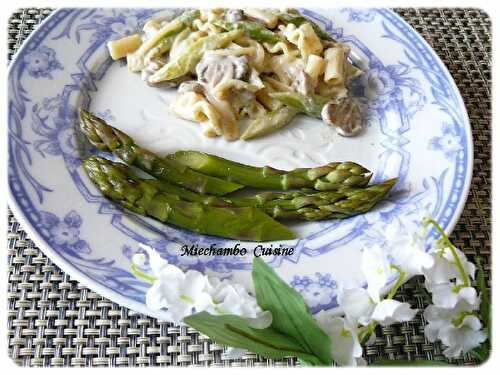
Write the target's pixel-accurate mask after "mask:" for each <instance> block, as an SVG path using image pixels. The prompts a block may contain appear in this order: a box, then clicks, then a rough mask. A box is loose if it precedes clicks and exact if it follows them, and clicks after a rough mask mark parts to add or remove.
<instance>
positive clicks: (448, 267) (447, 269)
mask: <svg viewBox="0 0 500 375" xmlns="http://www.w3.org/2000/svg"><path fill="white" fill-rule="evenodd" d="M454 251H455V252H456V254H457V256H458V258H459V260H460V263H461V264H462V266H463V268H464V271H465V273H466V274H467V275H468V276H470V277H471V278H472V279H474V274H475V272H476V266H475V265H474V264H473V263H471V262H469V261H468V260H467V257H466V256H465V254H464V253H462V252H461V251H460V250H459V249H457V248H454ZM430 253H431V256H432V257H433V259H434V265H433V266H432V267H430V268H428V269H424V270H423V274H424V276H425V282H426V284H427V285H431V284H441V283H446V282H448V281H449V280H450V279H455V278H462V275H460V272H459V269H458V267H457V264H456V263H455V259H454V257H453V254H452V252H451V250H450V249H449V248H438V249H433V250H431V252H430Z"/></svg>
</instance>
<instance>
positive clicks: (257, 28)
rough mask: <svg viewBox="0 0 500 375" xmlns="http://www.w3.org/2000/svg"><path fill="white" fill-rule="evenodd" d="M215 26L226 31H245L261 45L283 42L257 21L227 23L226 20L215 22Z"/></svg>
mask: <svg viewBox="0 0 500 375" xmlns="http://www.w3.org/2000/svg"><path fill="white" fill-rule="evenodd" d="M213 24H214V25H215V26H218V27H220V28H222V29H224V30H226V31H231V30H243V31H244V32H245V33H246V34H247V35H248V36H249V37H250V38H252V39H253V40H256V41H257V42H261V43H278V42H280V41H282V40H283V39H282V38H281V37H280V36H279V35H278V34H276V33H274V32H272V31H271V30H269V29H267V28H266V27H265V26H264V25H263V24H261V23H259V22H255V21H238V22H227V21H224V20H214V21H213Z"/></svg>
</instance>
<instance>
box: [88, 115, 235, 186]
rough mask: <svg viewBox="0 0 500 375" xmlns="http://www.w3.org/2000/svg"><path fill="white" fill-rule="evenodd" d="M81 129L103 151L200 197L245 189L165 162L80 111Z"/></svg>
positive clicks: (115, 130)
mask: <svg viewBox="0 0 500 375" xmlns="http://www.w3.org/2000/svg"><path fill="white" fill-rule="evenodd" d="M80 126H81V129H82V131H83V133H84V134H85V135H86V136H87V138H88V139H89V141H90V142H91V143H92V144H93V145H94V146H96V147H97V148H98V149H100V150H104V151H111V152H113V153H114V154H115V155H117V156H118V157H119V158H120V159H122V160H123V161H124V162H125V163H127V164H129V165H134V166H136V167H138V168H139V169H142V170H143V171H145V172H147V173H149V174H151V175H152V176H155V177H156V178H158V179H163V180H166V181H169V182H171V183H173V184H176V185H179V186H182V187H185V188H186V189H189V190H192V191H196V192H198V193H207V194H212V195H225V194H227V193H230V192H233V191H236V190H238V189H241V188H242V187H243V186H242V185H239V184H236V183H233V182H230V181H226V180H222V179H219V178H216V177H211V176H206V175H203V174H201V173H199V172H197V171H193V170H192V169H191V168H188V167H186V166H184V165H183V164H180V163H178V162H176V161H175V160H169V159H162V158H160V157H159V156H157V155H155V154H153V153H152V152H150V151H148V150H145V149H143V148H141V147H139V146H138V145H137V144H135V142H134V140H133V139H132V138H130V137H129V136H128V135H127V134H125V133H123V132H121V131H120V130H118V129H115V128H114V127H112V126H110V125H108V124H106V122H105V121H104V120H102V119H100V118H99V117H97V116H95V115H93V114H91V113H89V112H87V111H86V110H84V109H80Z"/></svg>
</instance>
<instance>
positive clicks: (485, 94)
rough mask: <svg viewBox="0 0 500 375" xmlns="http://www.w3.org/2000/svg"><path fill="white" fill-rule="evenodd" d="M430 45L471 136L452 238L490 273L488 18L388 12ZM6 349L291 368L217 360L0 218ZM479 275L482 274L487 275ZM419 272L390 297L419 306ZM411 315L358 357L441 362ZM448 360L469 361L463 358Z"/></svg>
mask: <svg viewBox="0 0 500 375" xmlns="http://www.w3.org/2000/svg"><path fill="white" fill-rule="evenodd" d="M396 11H397V12H398V13H399V14H400V15H401V16H402V17H403V18H404V19H405V20H406V21H408V22H409V23H410V24H411V25H412V26H413V27H414V28H415V29H416V30H417V31H418V32H419V33H420V34H422V35H423V37H424V38H425V39H426V40H427V41H428V42H429V43H430V44H431V46H432V47H433V48H434V49H435V50H436V52H437V53H438V55H439V56H440V57H441V59H442V60H443V61H444V63H445V64H446V66H447V67H448V69H449V70H450V72H451V74H452V76H453V77H454V79H455V82H456V83H457V85H458V87H459V89H460V92H461V93H462V96H463V98H464V101H465V105H466V107H467V110H468V113H469V117H470V120H471V124H472V129H473V135H474V175H473V179H472V185H471V190H470V193H469V197H468V200H467V203H466V205H465V208H464V212H463V214H462V216H461V218H460V220H459V222H458V224H457V226H456V228H455V231H454V232H453V235H452V240H453V241H454V243H455V244H456V245H457V246H458V247H459V248H461V249H462V250H463V251H464V252H465V253H466V254H467V255H468V256H469V257H470V258H471V259H472V258H473V257H474V256H476V255H479V256H481V257H482V259H483V263H484V264H485V265H486V266H485V268H486V271H487V275H488V276H489V274H490V264H491V262H490V254H491V247H490V234H491V231H490V225H491V223H490V217H491V215H490V205H491V164H490V149H491V136H490V116H491V109H490V89H491V78H490V65H491V24H490V20H489V19H488V15H487V14H485V13H484V12H482V11H481V10H478V9H397V10H396ZM50 12H51V10H50V9H22V10H19V11H17V12H15V13H14V14H13V15H12V16H11V18H10V19H9V25H8V48H9V49H8V56H9V60H10V59H11V58H12V56H13V55H14V54H15V52H16V51H17V49H18V48H19V47H20V45H21V44H22V42H23V41H24V39H25V38H26V37H27V36H28V35H29V33H30V32H31V31H32V30H33V29H34V28H36V26H37V25H38V24H39V23H40V22H41V21H42V20H43V19H44V18H45V17H47V16H48V15H49V14H50ZM8 223H9V224H8V244H7V247H8V265H9V269H8V280H9V283H8V296H7V298H8V321H7V335H8V350H9V356H10V357H11V358H12V359H13V360H14V361H15V363H17V364H19V365H23V366H148V365H164V366H165V365H171V366H245V367H247V366H269V365H273V366H294V365H295V361H294V360H293V359H291V358H290V359H285V360H283V361H271V360H266V359H263V358H261V357H259V356H257V355H254V354H251V353H248V354H247V355H245V356H244V357H243V358H242V359H240V360H237V361H231V360H227V359H225V358H224V354H223V349H224V348H223V347H222V346H220V345H217V344H215V343H213V342H212V341H210V340H209V339H208V338H207V337H205V336H203V335H201V334H199V333H197V332H196V331H195V330H193V329H191V328H187V327H178V326H173V325H171V324H169V323H168V322H162V321H159V320H157V319H153V318H149V317H147V316H144V315H142V314H138V313H136V312H133V311H131V310H128V309H126V308H124V307H121V306H119V305H117V304H115V303H112V302H110V301H109V300H107V299H105V298H102V297H101V296H99V295H98V294H96V293H94V292H92V291H91V290H89V289H87V288H85V287H84V286H82V285H80V284H79V283H78V282H76V281H73V280H71V279H70V278H69V276H68V275H67V274H65V273H64V272H62V271H61V270H60V269H59V268H58V267H56V266H55V265H53V264H52V262H51V261H50V259H48V258H47V257H46V256H44V255H43V254H42V253H41V252H40V250H39V249H38V248H37V247H36V245H35V244H34V243H33V242H32V241H31V240H30V239H29V238H28V237H27V235H26V233H25V232H24V231H23V229H22V228H21V227H20V225H19V223H18V222H17V220H16V218H15V217H14V216H13V215H12V214H11V213H10V212H9V217H8ZM488 279H489V277H488ZM420 282H421V280H419V279H413V280H412V281H411V282H409V283H407V284H405V285H404V286H403V287H402V288H401V290H400V292H399V293H398V294H397V296H396V298H398V299H399V300H401V301H407V302H409V303H411V304H412V306H413V307H417V308H419V309H423V308H424V307H425V302H424V298H423V296H422V295H421V294H420V293H419V288H418V285H419V283H420ZM423 324H424V321H423V318H422V316H421V314H418V315H417V317H416V318H415V319H414V320H413V321H411V322H408V323H404V324H396V325H393V326H391V327H388V328H383V329H378V330H377V332H376V334H377V339H376V340H375V342H374V343H373V344H372V345H369V346H366V347H365V358H366V359H367V360H368V361H370V362H371V361H373V360H377V359H381V358H390V359H436V360H444V359H445V358H444V356H443V355H442V351H441V347H440V345H439V344H430V343H428V342H427V341H426V340H425V337H424V334H423ZM455 362H456V363H458V364H464V365H472V364H475V362H474V361H473V360H472V359H471V358H470V357H469V356H465V357H464V358H461V359H459V360H457V361H455Z"/></svg>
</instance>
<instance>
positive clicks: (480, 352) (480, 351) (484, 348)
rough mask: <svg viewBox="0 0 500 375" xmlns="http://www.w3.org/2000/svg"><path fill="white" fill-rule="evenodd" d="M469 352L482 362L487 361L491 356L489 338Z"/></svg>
mask: <svg viewBox="0 0 500 375" xmlns="http://www.w3.org/2000/svg"><path fill="white" fill-rule="evenodd" d="M469 354H470V355H471V356H472V357H474V358H475V359H477V360H478V361H480V362H485V361H486V360H487V359H488V357H489V356H490V344H489V340H488V341H485V342H484V343H483V344H481V346H480V347H479V348H474V349H472V350H471V351H470V352H469Z"/></svg>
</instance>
